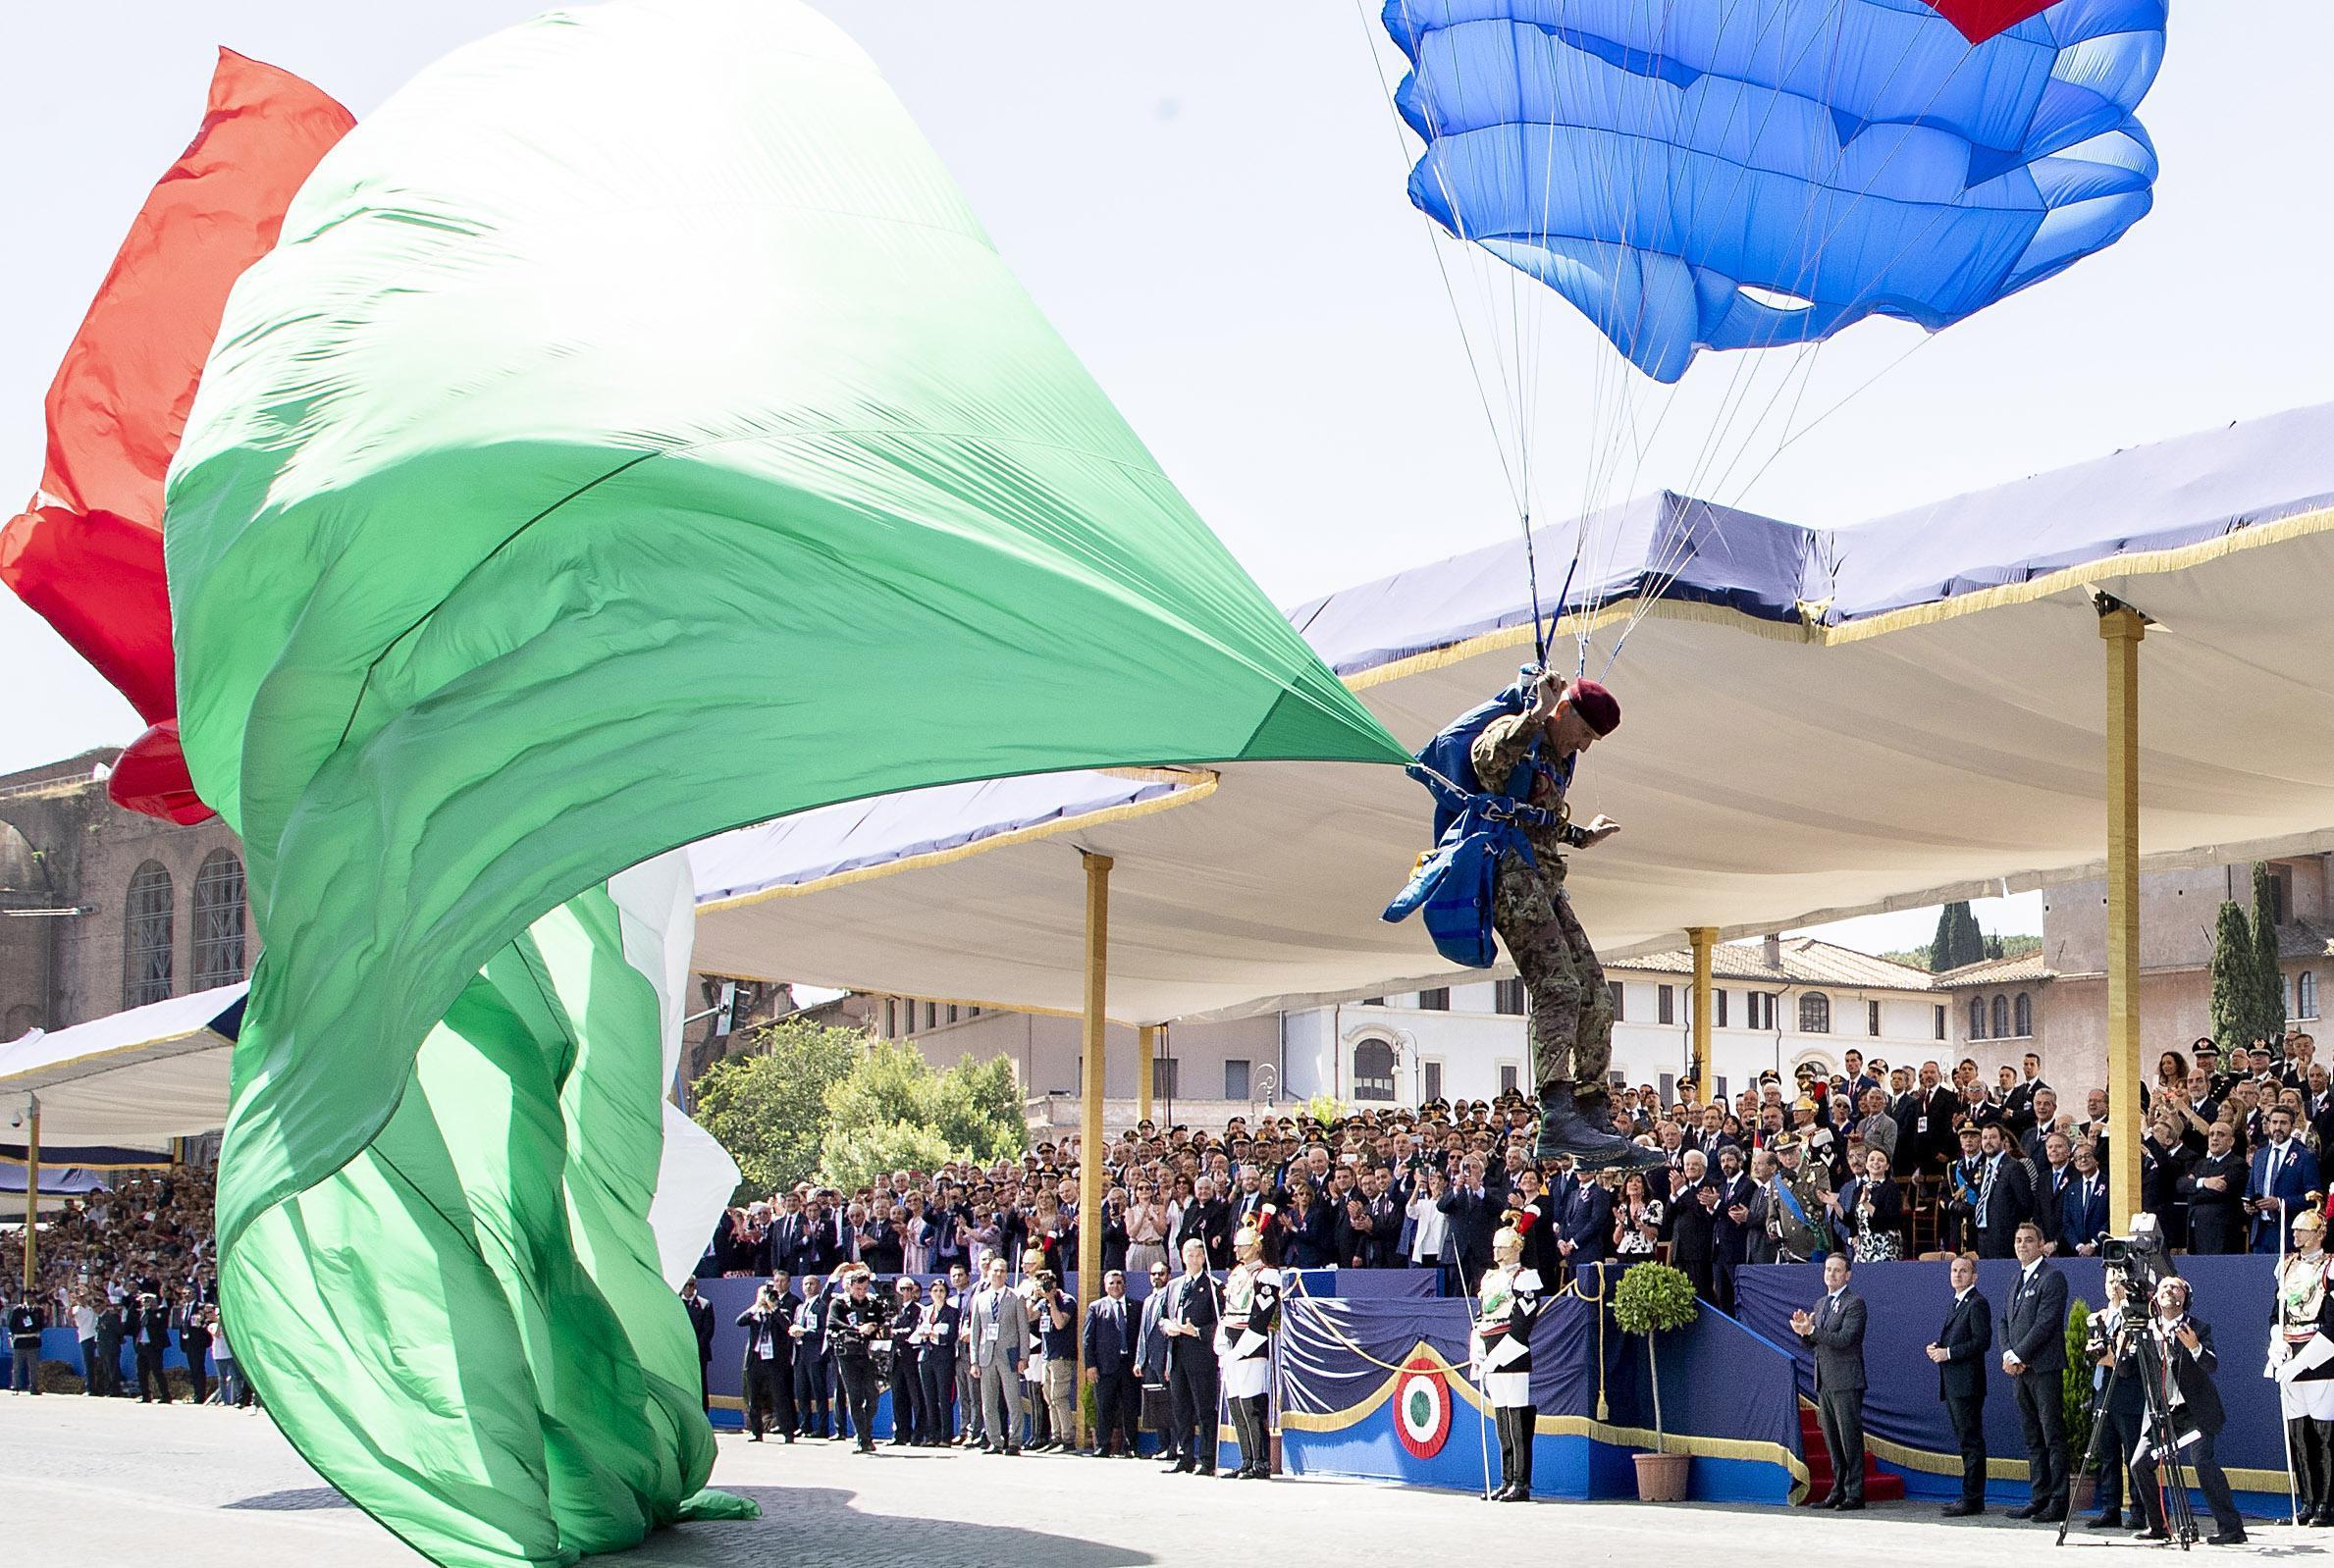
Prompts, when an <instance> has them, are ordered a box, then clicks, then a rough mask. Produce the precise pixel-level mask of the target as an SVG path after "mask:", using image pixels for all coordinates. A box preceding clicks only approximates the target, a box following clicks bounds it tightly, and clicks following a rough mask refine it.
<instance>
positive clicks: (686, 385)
mask: <svg viewBox="0 0 2334 1568" xmlns="http://www.w3.org/2000/svg"><path fill="white" fill-rule="evenodd" d="M166 540H167V542H168V549H169V556H170V572H171V585H172V599H173V609H174V615H175V618H176V624H177V628H178V633H177V635H178V655H179V670H180V687H181V702H180V713H181V722H182V729H183V732H184V735H185V739H186V751H187V756H188V759H189V761H190V763H191V764H192V767H193V770H194V776H195V780H196V783H197V786H198V787H199V788H200V790H201V792H202V794H203V798H204V799H205V800H206V801H209V802H213V803H215V804H217V805H219V806H220V808H221V810H222V812H223V814H224V815H225V816H226V817H227V818H228V819H229V821H230V822H231V823H233V824H234V825H235V826H236V828H237V829H238V830H239V832H240V833H241V834H242V835H243V838H244V841H245V844H246V848H247V853H248V862H249V869H250V876H251V883H250V887H251V903H252V912H253V917H254V920H255V922H256V923H257V926H258V929H259V933H260V936H261V940H262V943H263V946H264V950H265V951H264V956H263V957H262V959H261V961H260V964H259V967H258V969H257V972H256V974H255V975H254V979H253V986H252V993H251V1002H250V1006H249V1009H248V1011H247V1014H246V1016H245V1019H244V1024H243V1033H242V1038H241V1040H240V1042H239V1046H238V1049H237V1056H236V1069H235V1078H236V1098H235V1105H234V1110H233V1112H232V1115H231V1118H230V1123H229V1127H228V1133H227V1141H226V1148H225V1154H224V1160H223V1168H222V1176H221V1189H220V1213H219V1226H220V1239H221V1245H222V1249H223V1253H224V1268H223V1280H224V1283H225V1289H226V1299H227V1312H228V1320H229V1327H230V1331H231V1333H232V1336H233V1338H234V1340H235V1343H236V1347H237V1351H238V1355H239V1357H240V1358H242V1359H243V1364H244V1365H245V1366H246V1367H248V1368H250V1369H251V1370H252V1371H253V1372H254V1374H255V1377H256V1381H257V1383H258V1385H259V1386H260V1387H261V1389H262V1391H263V1392H264V1393H265V1395H266V1396H267V1399H268V1402H269V1405H270V1407H271V1409H272V1410H273V1411H274V1413H275V1414H276V1417H277V1419H278V1421H279V1422H280V1423H281V1424H282V1425H283V1426H284V1427H285V1429H286V1431H287V1432H288V1433H289V1434H290V1435H291V1436H292V1438H293V1440H294V1441H295V1442H296V1443H298V1445H299V1446H300V1448H301V1449H302V1451H303V1452H304V1453H306V1454H307V1455H308V1456H309V1457H310V1458H311V1460H313V1461H314V1462H315V1463H316V1464H317V1466H318V1468H319V1469H320V1470H322V1471H323V1473H324V1474H326V1475H327V1476H328V1477H329V1478H330V1479H332V1480H333V1481H334V1482H335V1483H336V1484H337V1485H339V1486H341V1487H342V1488H343V1490H346V1491H347V1492H348V1493H349V1495H350V1496H351V1497H352V1498H353V1499H354V1500H356V1501H357V1502H358V1503H359V1504H360V1505H362V1506H364V1507H365V1508H367V1509H368V1510H369V1511H371V1512H372V1513H374V1514H375V1515H376V1516H377V1517H379V1518H381V1519H382V1520H383V1521H384V1522H385V1523H388V1524H389V1525H390V1526H391V1527H392V1528H393V1529H396V1530H397V1531H398V1533H399V1534H400V1535H403V1536H404V1537H405V1538H406V1539H407V1540H408V1541H411V1542H413V1543H414V1544H415V1545H417V1546H418V1547H420V1548H421V1549H422V1550H424V1551H426V1552H428V1553H429V1554H430V1555H432V1556H433V1557H436V1558H438V1559H439V1560H440V1561H444V1562H449V1563H457V1562H458V1563H464V1564H489V1563H493V1564H508V1563H516V1562H522V1561H523V1562H533V1563H550V1562H565V1561H568V1560H571V1559H572V1558H573V1557H574V1556H575V1554H576V1553H577V1552H579V1551H590V1550H600V1549H609V1548H614V1547H620V1546H623V1545H626V1544H629V1543H630V1542H634V1541H637V1540H638V1539H639V1538H640V1536H641V1535H642V1533H643V1532H645V1531H646V1530H647V1529H650V1528H653V1527H654V1526H656V1525H658V1524H661V1523H665V1522H669V1521H671V1520H673V1519H675V1518H678V1517H682V1516H684V1515H685V1514H687V1513H690V1512H692V1511H695V1512H703V1511H707V1510H720V1509H723V1508H725V1507H727V1506H729V1505H728V1504H727V1503H726V1502H725V1501H724V1500H722V1499H719V1498H717V1497H716V1496H711V1495H709V1496H705V1497H696V1498H695V1499H694V1500H692V1499H693V1497H694V1494H696V1493H697V1490H698V1489H699V1488H700V1487H702V1486H703V1483H704V1480H705V1477H706V1474H707V1471H708V1468H709V1467H710V1464H711V1457H712V1446H711V1441H710V1437H709V1436H708V1434H707V1431H706V1429H705V1425H704V1422H703V1419H702V1417H701V1416H699V1415H698V1413H697V1390H696V1387H695V1352H694V1348H693V1346H689V1345H686V1344H684V1340H685V1338H686V1329H685V1322H684V1320H683V1318H682V1317H681V1315H680V1313H679V1310H678V1308H677V1307H676V1306H675V1305H674V1303H673V1301H672V1299H671V1297H670V1293H669V1291H667V1290H665V1289H664V1287H663V1284H662V1283H661V1282H660V1281H657V1279H656V1270H655V1249H654V1246H653V1244H652V1242H651V1240H650V1237H649V1232H648V1229H647V1226H646V1223H645V1218H644V1217H645V1214H646V1211H647V1199H648V1195H649V1192H650V1190H652V1189H653V1186H654V1183H655V1179H656V1172H657V1164H658V1155H659V1150H660V1148H661V1138H660V1134H659V1130H658V1120H657V1109H658V1107H657V1101H658V1096H659V1094H660V1092H661V1088H662V1085H661V1084H660V1082H659V1081H658V1079H659V1076H660V1071H661V1068H660V1064H659V1040H658V1030H657V1020H656V1002H655V996H654V992H653V989H652V988H651V987H650V986H649V984H648V982H647V980H646V979H645V978H643V976H642V975H641V973H640V971H639V970H637V969H635V968H633V967H630V966H629V965H627V964H626V963H625V962H624V959H623V951H622V941H621V933H620V930H619V928H618V922H617V921H616V920H615V919H614V918H613V916H612V915H611V913H610V907H609V905H608V900H607V895H606V893H605V891H604V884H605V883H606V882H607V879H608V878H609V877H610V875H611V874H612V873H614V872H616V871H618V870H620V869H621V868H623V867H625V866H628V865H631V864H634V863H636V862H640V861H642V860H644V859H646V858H648V857H650V856H652V855H655V854H658V853H660V852H662V851H663V850H666V849H669V848H671V847H672V846H674V845H677V844H682V843H687V842H690V841H693V840H695V839H698V838H702V837H705V836H707V835H710V834H713V833H716V832H718V831H721V830H723V829H726V828H729V827H733V826H737V825H739V824H742V823H746V822H751V821H756V820H761V819H764V818H768V817H770V816H774V815H779V814H783V813H785V812H789V811H794V810H802V809H805V808H808V807H813V806H818V805H822V804H826V803H829V802H834V801H841V800H848V799H853V798H857V797H862V796H868V795H873V794H878V793H886V792H891V791H897V790H906V789H913V788H917V787H920V786H924V785H929V784H937V783H944V782H951V781H956V780H962V779H970V778H980V777H989V776H998V775H1004V774H1013V773H1028V772H1040V771H1049V770H1057V769H1066V768H1074V767H1082V766H1093V765H1115V764H1130V763H1157V762H1181V761H1212V760H1225V759H1243V758H1316V759H1350V760H1354V761H1368V762H1400V761H1402V760H1404V759H1405V758H1404V755H1403V753H1402V750H1401V748H1400V747H1399V746H1398V745H1397V744H1396V743H1395V742H1394V741H1393V740H1392V738H1391V737H1390V736H1388V735H1387V734H1386V733H1385V732H1384V730H1383V729H1381V728H1380V727H1379V726H1378V725H1377V724H1376V722H1375V721H1374V720H1372V719H1371V718H1370V717H1369V716H1368V714H1367V713H1366V712H1365V711H1364V710H1363V709H1362V708H1361V707H1360V706H1359V705H1358V704H1356V703H1355V702H1354V701H1353V699H1352V697H1351V696H1350V695H1349V694H1347V693H1346V692H1345V691H1344V689H1343V688H1342V687H1341V686H1339V685H1338V683H1337V682H1336V680H1335V679H1334V678H1333V677H1332V676H1331V675H1330V674H1329V673H1328V671H1327V670H1325V669H1324V668H1323V667H1322V666H1321V665H1320V663H1319V662H1318V661H1317V660H1316V659H1315V658H1314V657H1313V656H1312V654H1311V653H1310V652H1309V651H1308V650H1307V649H1306V648H1305V647H1304V645H1303V643H1302V642H1301V640H1300V639H1299V638H1298V637H1297V636H1296V634H1295V633H1294V632H1293V631H1292V630H1291V629H1290V627H1289V626H1288V624H1287V623H1286V621H1285V620H1284V619H1283V618H1282V617H1281V616H1280V615H1279V614H1278V613H1277V612H1276V611H1275V610H1274V609H1273V608H1272V606H1271V605H1270V604H1269V603H1267V602H1266V601H1264V599H1263V598H1262V596H1261V595H1260V594H1258V592H1257V591H1256V590H1255V588H1254V586H1253V585H1252V584H1251V583H1250V582H1249V581H1248V580H1247V577H1246V576H1245V575H1244V574H1243V573H1242V571H1241V570H1240V568H1239V567H1238V565H1237V564H1236V563H1235V562H1233V560H1232V559H1231V558H1230V556H1229V555H1228V554H1227V553H1226V552H1225V551H1224V550H1223V549H1222V548H1221V546H1220V545H1219V544H1218V543H1217V542H1216V541H1215V539H1214V538H1213V537H1212V536H1211V535H1210V534H1209V533H1208V531H1207V530H1206V528H1205V527H1204V526H1203V525H1202V524H1201V523H1200V522H1199V520H1198V519H1197V518H1196V517H1195V516H1194V514H1193V512H1192V511H1191V509H1190V507H1189V506H1188V504H1187V503H1186V502H1185V501H1184V500H1183V499H1182V497H1180V496H1179V495H1178V494H1177V492H1176V491H1175V489H1174V487H1173V486H1172V485H1171V484H1169V483H1168V481H1167V480H1166V479H1165V477H1164V476H1162V475H1161V474H1160V473H1159V471H1158V469H1157V466H1156V465H1155V463H1153V462H1152V460H1151V458H1150V457H1149V455H1148V453H1147V452H1145V451H1144V449H1143V448H1142V446H1141V444H1140V443H1139V442H1138V441H1137V440H1136V439H1135V437H1134V436H1133V434H1132V433H1131V432H1130V431H1129V430H1128V429H1127V428H1126V426H1125V424H1124V423H1123V422H1122V421H1121V420H1120V419H1119V418H1118V416H1117V414H1116V413H1115V411H1114V410H1113V409H1112V408H1111V407H1110V405H1109V403H1108V401H1107V400H1106V399H1105V398H1104V397H1103V396H1102V394H1101V392H1099V390H1098V389H1097V388H1095V386H1094V385H1093V383H1092V382H1091V381H1090V379H1088V378H1087V375H1086V374H1085V372H1084V371H1083V370H1082V369H1081V367H1080V366H1079V365H1078V363H1077V362H1076V360H1075V358H1074V357H1073V356H1072V355H1071V354H1070V353H1069V351H1068V350H1067V348H1066V347H1065V346H1064V345H1063V344H1062V342H1061V341H1060V340H1059V339H1058V338H1057V337H1056V336H1055V335H1054V334H1053V332H1052V331H1051V329H1050V328H1049V327H1048V326H1047V325H1046V324H1045V322H1044V321H1043V319H1042V318H1041V317H1040V316H1039V315H1038V314H1037V312H1036V310H1035V308H1034V305H1033V304H1032V303H1031V301H1030V300H1029V299H1028V297H1027V296H1026V295H1025V294H1024V293H1023V292H1022V291H1021V289H1020V287H1019V286H1018V285H1017V284H1016V283H1015V281H1014V280H1013V278H1012V276H1011V275H1010V273H1008V272H1007V270H1006V269H1005V267H1004V265H1003V263H1002V261H1001V260H1000V259H999V258H998V257H997V255H996V254H995V252H994V251H993V249H992V248H991V247H990V246H989V244H988V242H987V240H986V238H985V236H983V235H982V234H981V231H980V229H979V227H978V225H977V224H975V222H974V221H973V219H972V217H971V216H970V214H969V213H968V212H967V211H966V209H965V207H964V204H963V202H962V199H961V197H959V195H958V194H957V193H956V191H955V189H954V187H953V185H952V184H951V183H950V182H949V180H948V179H947V176H946V174H945V172H944V171H943V170H942V169H941V167H940V165H939V163H938V161H937V159H936V158H935V157H934V155H933V154H932V152H931V150H930V149H929V148H928V146H927V145H926V144H925V143H924V141H923V140H922V138H921V137H920V136H919V135H918V133H917V132H916V131H915V128H914V126H913V125H912V124H911V122H910V121H909V119H908V116H907V114H906V112H905V110H904V109H903V108H902V107H901V105H900V104H899V103H898V101H897V100H896V99H895V98H894V97H893V96H892V95H891V93H890V92H889V90H888V89H887V88H886V87H885V86H884V85H883V83H882V82H881V80H880V79H879V78H877V76H876V75H875V72H874V70H873V68H872V67H871V66H870V65H869V64H868V63H867V61H866V60H865V58H864V57H863V56H861V55H860V54H859V53H858V51H857V50H856V49H855V48H854V47H853V46H852V45H851V44H850V43H849V42H848V41H847V40H845V39H844V38H842V37H841V35H840V34H839V33H837V32H835V31H834V30H833V29H832V28H831V27H829V26H827V25H826V24H824V23H823V22H822V21H821V20H819V19H818V18H817V17H815V16H814V15H812V14H811V13H809V12H807V11H805V10H802V9H800V8H798V7H795V6H792V5H787V4H767V3H762V0H663V3H650V0H618V3H614V4H610V5H605V6H600V7H595V8H590V9H584V10H577V11H571V12H564V13H557V14H554V15H552V16H548V17H545V18H543V19H540V20H538V21H536V22H534V23H530V24H528V25H526V26H521V27H517V28H514V29H512V30H510V31H508V32H504V33H502V34H499V35H497V36H495V37H493V38H490V39H488V40H486V41H485V42H482V43H480V44H478V45H475V46H473V47H471V48H469V49H467V50H464V51H462V52H461V53H459V54H456V55H454V56H452V57H451V58H450V59H448V60H447V61H445V62H442V63H441V64H440V65H438V66H436V67H433V68H432V69H431V70H430V71H429V72H427V73H425V74H424V75H423V76H422V77H421V78H419V79H417V80H416V81H415V82H414V83H413V84H412V85H410V86H409V87H407V88H406V89H405V90H404V91H402V92H401V93H399V94H398V96H397V97H396V98H394V99H393V100H391V102H389V103H388V104H386V105H384V106H383V108H382V109H381V110H380V111H379V112H378V113H377V114H375V115H374V116H373V117H372V118H370V119H369V120H367V121H366V122H365V123H364V124H363V125H361V126H359V127H358V129H357V130H356V131H354V132H352V133H351V134H350V135H349V136H348V138H347V139H346V140H345V141H344V142H343V143H342V144H341V145H340V146H339V147H337V148H336V149H335V150H334V151H333V153H332V154H331V155H329V156H328V157H327V158H326V160H325V161H324V163H323V164H322V165H321V166H320V167H319V169H318V171H317V174H316V176H315V177H314V178H313V179H312V180H311V181H310V182H309V183H308V185H307V186H306V187H305V188H304V189H303V190H302V191H301V193H300V196H299V198H298V200H297V201H296V202H295V203H294V205H293V208H292V213H291V215H290V217H289V218H288V220H287V222H286V224H285V228H284V233H283V238H282V241H281V243H280V244H279V246H278V248H277V249H276V250H275V251H274V252H273V253H271V254H270V255H269V256H268V257H267V258H266V259H265V260H263V261H262V262H261V263H260V265H259V266H258V267H256V268H254V269H253V270H252V272H251V273H250V274H249V275H247V276H246V277H245V278H244V280H243V281H242V283H241V284H240V285H239V287H238V288H237V290H236V292H235V296H234V299H233V300H232V302H231V304H230V307H229V310H228V313H227V318H226V321H225V323H224V325H223V327H222V330H221V334H220V338H219V340H218V342H217V345H216V346H215V348H214V350H213V354H212V358H211V362H210V365H209V367H208V369H207V370H206V372H205V375H204V378H203V383H202V390H201V393H200V395H199V397H198V399H197V402H196V405H195V408H194V410H193V413H192V415H191V417H190V419H189V422H188V427H187V431H186V439H185V442H184V444H183V445H182V447H181V451H180V455H179V460H178V463H177V466H176V467H175V469H174V471H173V474H172V478H171V485H170V511H169V519H168V528H167V532H166ZM684 1352H685V1353H684Z"/></svg>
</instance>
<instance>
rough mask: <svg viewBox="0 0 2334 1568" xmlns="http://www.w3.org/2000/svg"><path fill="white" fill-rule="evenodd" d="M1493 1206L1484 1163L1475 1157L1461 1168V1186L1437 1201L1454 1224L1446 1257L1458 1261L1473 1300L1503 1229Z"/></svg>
mask: <svg viewBox="0 0 2334 1568" xmlns="http://www.w3.org/2000/svg"><path fill="white" fill-rule="evenodd" d="M1491 1205H1492V1194H1491V1192H1490V1189H1489V1188H1487V1187H1486V1186H1485V1185H1484V1181H1483V1159H1482V1157H1481V1156H1480V1155H1473V1154H1470V1155H1468V1156H1467V1157H1466V1160H1465V1162H1464V1163H1463V1164H1462V1165H1461V1166H1460V1167H1459V1184H1458V1185H1457V1186H1455V1187H1452V1188H1451V1189H1450V1190H1448V1191H1446V1192H1445V1193H1444V1194H1443V1195H1442V1196H1441V1197H1440V1198H1438V1199H1436V1200H1435V1207H1436V1208H1438V1209H1440V1210H1442V1211H1443V1213H1444V1215H1445V1216H1447V1217H1448V1218H1449V1220H1450V1224H1451V1230H1450V1238H1449V1240H1448V1241H1446V1242H1445V1243H1444V1246H1445V1256H1447V1257H1451V1258H1456V1259H1457V1260H1458V1262H1459V1279H1460V1280H1461V1281H1464V1282H1465V1285H1466V1293H1467V1294H1468V1295H1470V1296H1471V1295H1473V1294H1474V1293H1475V1283H1476V1281H1479V1280H1481V1279H1482V1278H1483V1271H1484V1270H1485V1269H1488V1268H1490V1267H1491V1237H1492V1233H1493V1232H1494V1231H1496V1230H1498V1229H1499V1228H1500V1211H1499V1210H1498V1209H1495V1208H1493V1207H1492V1206H1491Z"/></svg>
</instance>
